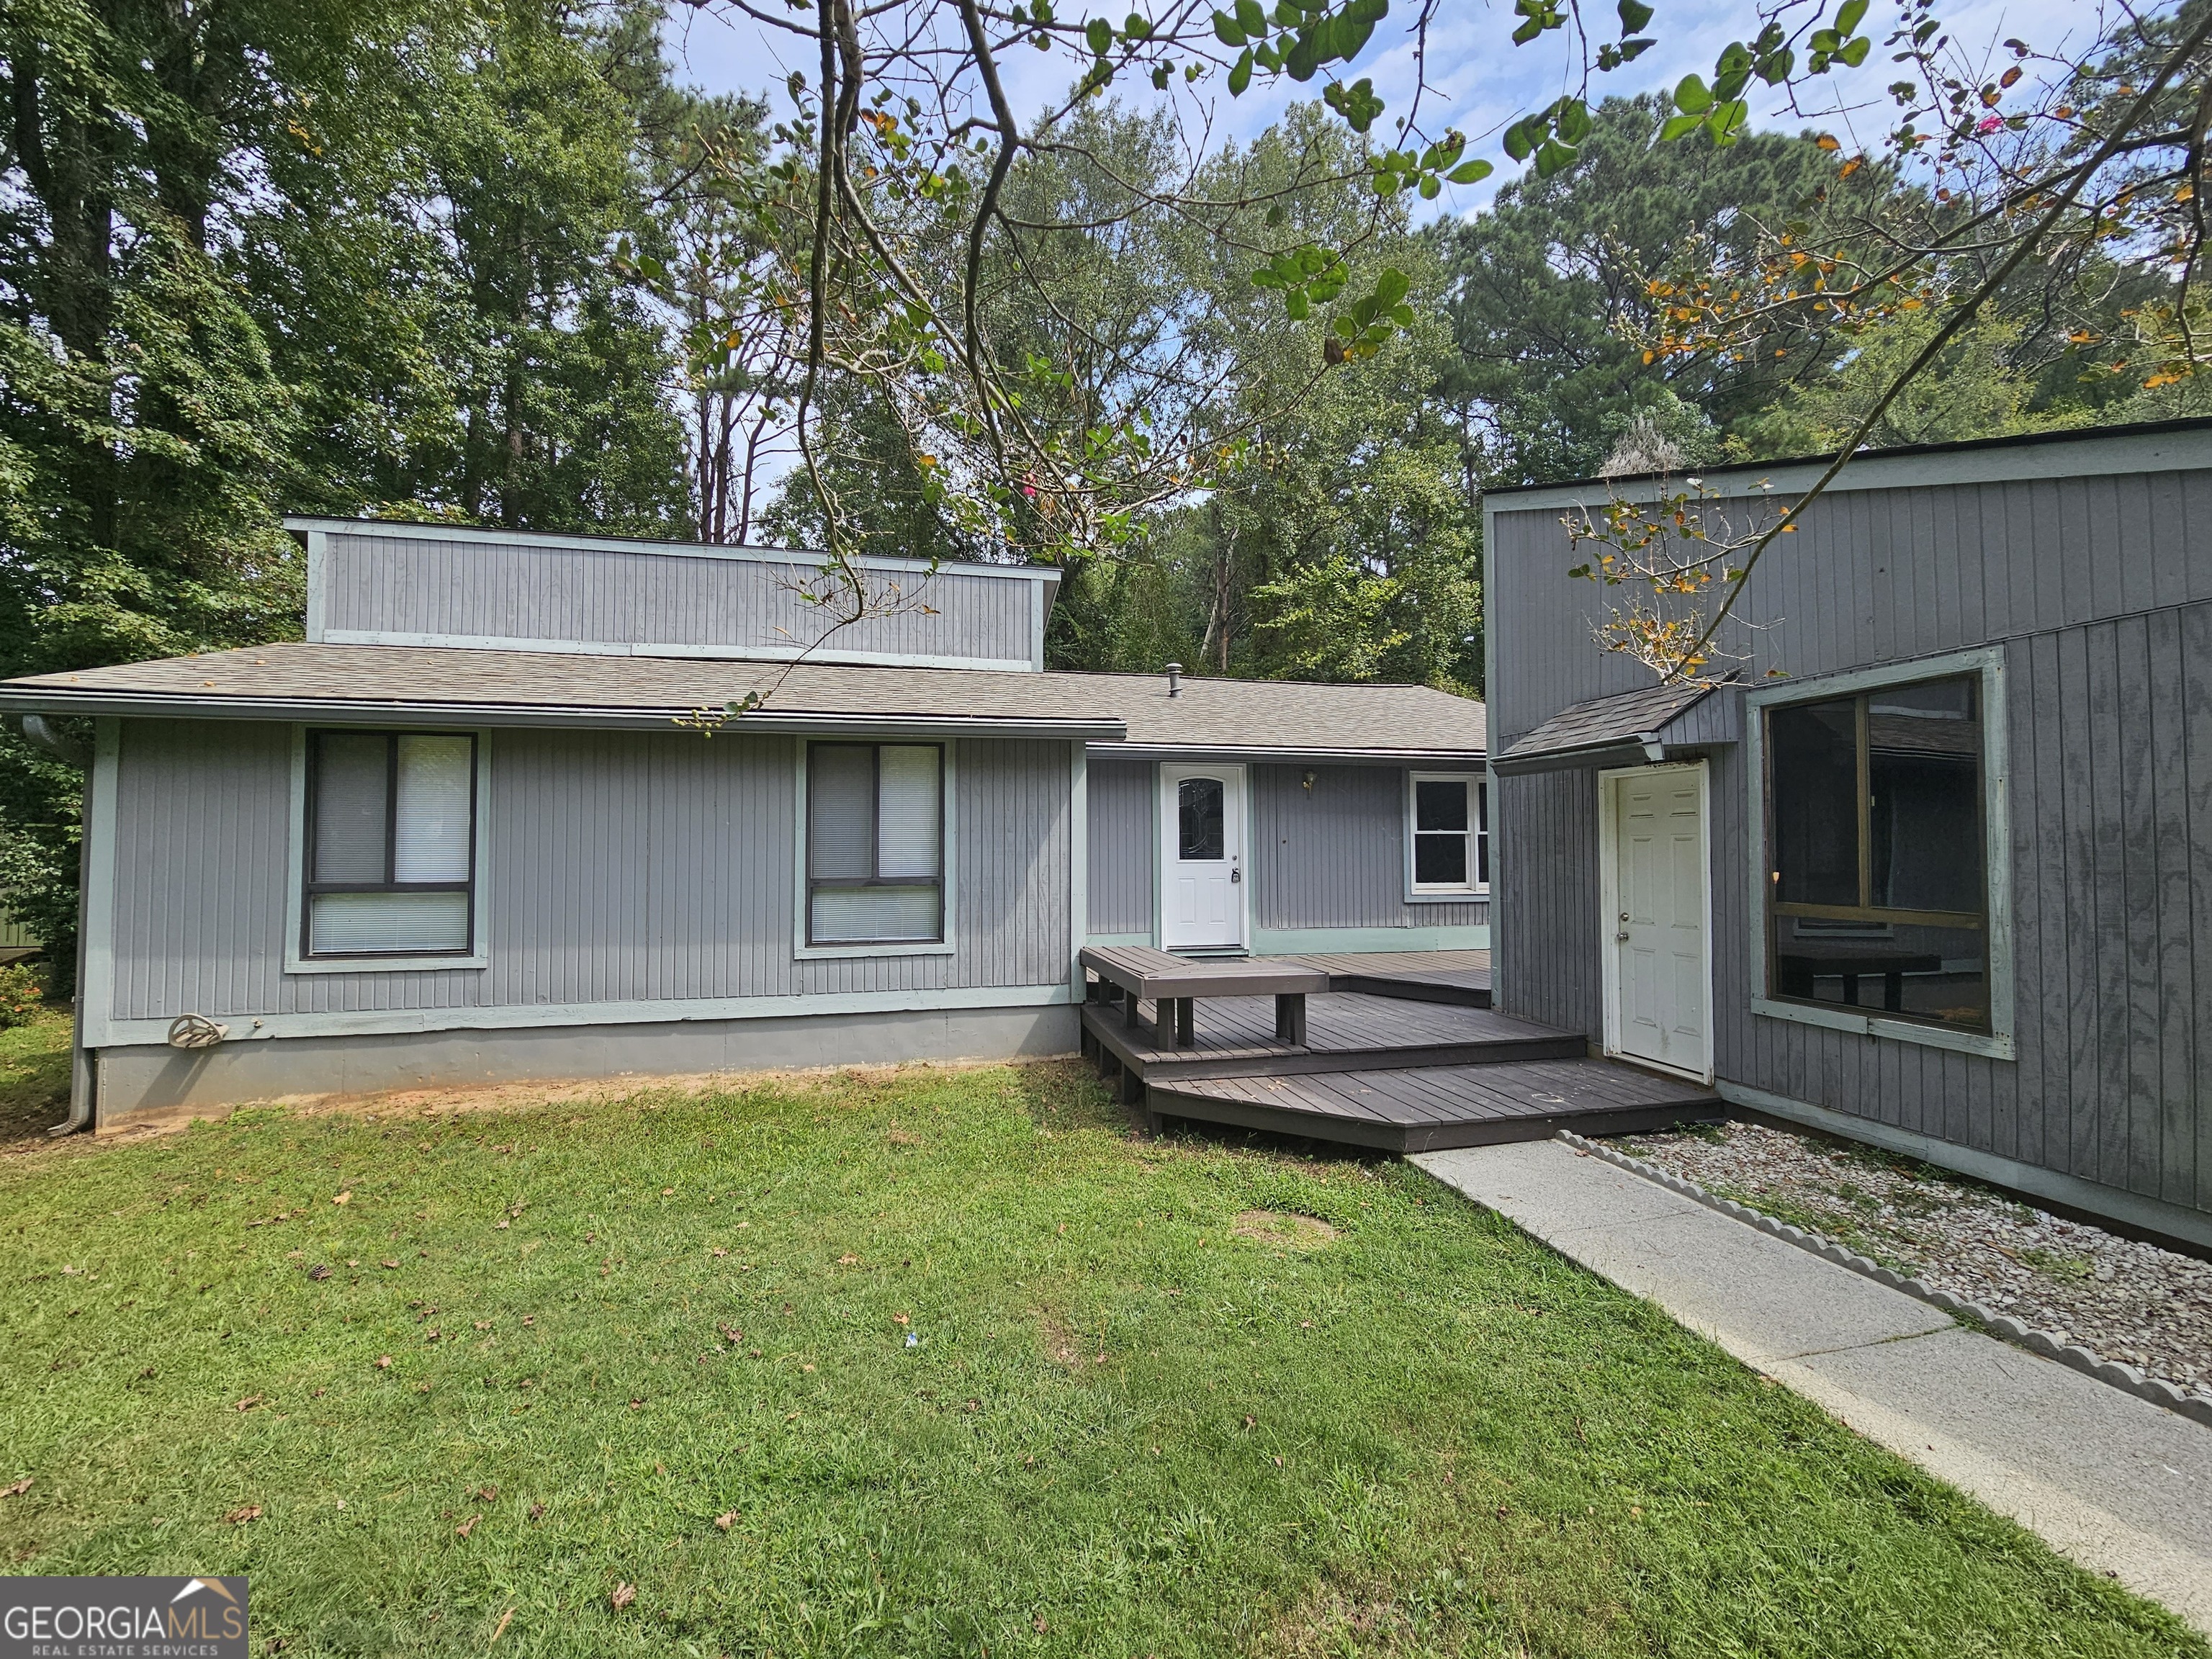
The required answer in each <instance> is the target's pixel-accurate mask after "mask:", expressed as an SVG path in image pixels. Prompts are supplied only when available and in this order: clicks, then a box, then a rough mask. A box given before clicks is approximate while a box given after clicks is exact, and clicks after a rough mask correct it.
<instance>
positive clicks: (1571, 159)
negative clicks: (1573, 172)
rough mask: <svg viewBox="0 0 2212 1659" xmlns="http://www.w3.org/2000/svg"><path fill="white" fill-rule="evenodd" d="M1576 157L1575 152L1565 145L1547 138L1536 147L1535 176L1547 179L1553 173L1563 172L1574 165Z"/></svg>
mask: <svg viewBox="0 0 2212 1659" xmlns="http://www.w3.org/2000/svg"><path fill="white" fill-rule="evenodd" d="M1577 159H1578V158H1577V155H1576V152H1575V151H1573V150H1571V149H1569V148H1568V147H1567V146H1566V145H1565V144H1560V143H1553V141H1552V140H1550V139H1548V138H1547V139H1546V140H1545V141H1544V142H1543V143H1541V144H1540V145H1538V146H1537V147H1536V176H1537V177H1538V178H1539V179H1548V178H1550V177H1551V176H1552V175H1553V173H1564V172H1565V171H1566V169H1567V168H1569V167H1572V166H1574V164H1575V162H1576V161H1577Z"/></svg>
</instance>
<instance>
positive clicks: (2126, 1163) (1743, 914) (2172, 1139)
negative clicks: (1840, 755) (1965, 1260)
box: [1493, 480, 2212, 1209]
mask: <svg viewBox="0 0 2212 1659" xmlns="http://www.w3.org/2000/svg"><path fill="white" fill-rule="evenodd" d="M2108 482H2109V481H2108ZM2119 482H2120V483H2126V482H2127V481H2125V480H2122V481H2119ZM1900 493H1903V492H1900ZM1916 493H1917V492H1916ZM1869 494H1870V492H1869ZM1846 499H1847V500H1848V501H1850V502H1851V503H1852V504H1853V505H1854V506H1855V507H1858V506H1863V507H1865V508H1866V509H1867V510H1868V511H1869V513H1872V512H1875V511H1879V510H1885V509H1883V508H1882V507H1881V503H1880V502H1878V501H1869V500H1868V499H1867V496H1866V495H1861V496H1858V497H1852V498H1846ZM2016 499H2018V498H2017V497H2015V500H2016ZM1897 505H1898V504H1897V503H1890V504H1889V506H1891V507H1895V506H1897ZM2107 505H2108V507H2109V508H2110V510H2112V511H2114V512H2124V511H2125V510H2126V508H2127V496H2126V492H2125V491H2124V490H2117V492H2116V493H2115V495H2113V498H2112V501H2110V502H2108V504H2107ZM2159 510H2164V509H2162V508H2161V509H2159ZM2111 580H2112V584H2113V592H2115V593H2116V594H2117V593H2118V592H2119V591H2120V586H2119V579H2118V578H2117V577H2113V578H2112V579H2111ZM2000 586H2002V583H2000V582H1999V581H1997V580H1994V579H1993V580H1990V581H1989V582H1988V583H1987V585H1986V591H1985V592H1984V595H1983V599H1982V601H1981V602H1982V603H1984V604H1989V603H2001V604H2003V605H2008V606H2011V605H2021V607H2023V608H2025V607H2026V606H2027V605H2045V604H2046V603H2047V600H2045V599H2038V598H2026V597H2023V598H2021V599H2012V598H2009V597H2006V596H2002V595H2000V594H1999V593H1998V592H1997V590H1998V588H1999V587H2000ZM1962 591H1967V590H1962ZM1924 597H1925V598H1926V599H1927V602H1928V603H1929V605H1939V604H1942V603H1948V601H1945V600H1943V599H1942V596H1941V595H1940V593H1935V592H1929V593H1928V594H1926V595H1925V596H1924ZM1970 597H1971V593H1970V592H1969V598H1970ZM1960 604H1961V605H1967V599H1961V600H1960ZM1968 608H1969V609H1971V606H1970V605H1969V606H1968ZM1505 625H1506V623H1505V621H1504V619H1503V618H1497V619H1495V620H1494V621H1493V626H1500V627H1503V626H1505ZM1944 625H1945V626H1947V627H1948V626H1952V625H1954V624H1952V623H1945V624H1944ZM1929 637H1930V636H1929V635H1923V634H1916V635H1914V636H1913V648H1915V649H1916V650H1917V649H1918V648H1921V647H1923V646H1924V645H1925V644H1926V643H1927V641H1928V639H1929ZM2005 666H2006V684H2007V697H2008V710H2007V713H2008V744H2009V748H2008V753H2007V755H2006V756H2005V757H2004V763H2005V766H2006V770H2007V775H2008V781H2009V791H2010V806H2011V819H2012V845H2011V848H2010V854H2009V855H2010V860H2011V878H2012V904H2013V917H2014V921H2013V927H2014V933H2013V957H2014V972H2015V1028H2016V1032H2017V1057H2016V1058H2015V1059H2014V1060H1996V1059H1991V1058H1989V1057H1987V1056H1984V1055H1979V1054H1960V1053H1957V1052H1955V1051H1953V1050H1950V1049H1943V1048H1930V1047H1928V1046H1926V1045H1923V1044H1919V1043H1911V1042H1895V1041H1893V1040H1890V1039H1887V1038H1869V1037H1868V1036H1864V1035H1861V1034H1855V1033H1850V1032H1845V1031H1837V1030H1827V1029H1826V1028H1823V1027H1820V1026H1812V1025H1806V1024H1800V1023H1798V1022H1796V1021H1794V1020H1788V1019H1773V1018H1765V1017H1762V1016H1758V1015H1754V1014H1753V1013H1752V1012H1750V1000H1751V997H1752V994H1753V987H1754V983H1755V980H1756V977H1757V975H1756V962H1757V957H1756V954H1755V952H1756V951H1757V948H1758V947H1757V945H1755V942H1754V939H1753V921H1754V919H1753V916H1752V915H1750V913H1749V909H1748V907H1749V905H1750V903H1751V902H1752V901H1751V893H1750V856H1751V852H1750V833H1749V832H1750V822H1749V814H1750V805H1749V801H1750V784H1749V780H1748V779H1747V776H1746V775H1745V770H1744V768H1745V756H1744V750H1743V746H1742V745H1741V744H1725V745H1722V746H1720V747H1717V748H1716V749H1715V750H1713V751H1712V753H1711V756H1710V757H1709V758H1710V763H1711V768H1712V774H1711V799H1712V811H1713V822H1712V826H1711V841H1712V869H1711V880H1712V901H1713V940H1712V946H1713V1006H1714V1021H1713V1024H1714V1045H1715V1046H1714V1061H1715V1066H1716V1068H1717V1072H1718V1073H1719V1075H1720V1076H1721V1077H1722V1078H1723V1079H1727V1080H1729V1081H1731V1082H1735V1083H1741V1084H1744V1085H1749V1086H1751V1087H1753V1088H1756V1089H1760V1090H1765V1091H1768V1092H1771V1093H1773V1094H1777V1095H1781V1096H1784V1097H1788V1098H1790V1099H1795V1100H1801V1101H1806V1102H1809V1103H1813V1104H1815V1105H1819V1106H1824V1107H1826V1108H1828V1109H1831V1110H1833V1111H1837V1112H1841V1113H1845V1114H1848V1115H1853V1116H1858V1117H1864V1118H1867V1119H1869V1120H1870V1121H1878V1122H1881V1123H1884V1124H1887V1125H1891V1126H1893V1127H1899V1128H1902V1129H1906V1130H1911V1131H1914V1132H1917V1133H1923V1134H1927V1135H1931V1136H1934V1137H1936V1138H1937V1139H1942V1140H1947V1141H1950V1142H1953V1143H1954V1144H1956V1145H1959V1146H1968V1147H1972V1148H1974V1149H1975V1150H1978V1151H1982V1152H1991V1153H1995V1154H1996V1155H1997V1156H1999V1157H2002V1158H2016V1159H2019V1160H2021V1162H2024V1163H2028V1164H2036V1165H2039V1166H2040V1167H2043V1168H2046V1169H2051V1170H2059V1171H2062V1172H2063V1173H2065V1174H2068V1175H2072V1176H2079V1177H2081V1178H2082V1179H2083V1180H2086V1181H2091V1182H2097V1183H2099V1184H2100V1185H2103V1186H2106V1187H2112V1188H2119V1189H2121V1190H2124V1191H2126V1192H2130V1193H2136V1194H2142V1195H2143V1196H2146V1197H2150V1198H2155V1199H2160V1200H2164V1201H2166V1202H2167V1203H2172V1204H2176V1205H2181V1206H2190V1207H2194V1208H2197V1209H2212V1065H2208V1061H2212V604H2208V603H2204V602H2196V603H2191V604H2189V605H2184V606H2179V607H2172V608H2167V609H2164V610H2156V611H2150V612H2149V613H2148V614H2123V615H2119V616H2116V617H2109V618H2106V619H2104V620H2100V621H2093V622H2088V623H2072V624H2068V625H2063V626H2061V627H2058V628H2056V629H2045V630H2043V631H2039V632H2037V633H2035V634H2033V635H2027V636H2026V637H2019V638H2015V639H2014V640H2012V641H2010V642H2009V643H2008V646H2007V647H2006V653H2005ZM1496 787H1497V789H1498V794H1499V799H1498V802H1497V803H1496V809H1497V810H1496V823H1497V826H1498V837H1499V845H1498V848H1497V851H1498V858H1499V863H1498V866H1496V875H1497V880H1498V915H1497V918H1496V920H1495V924H1494V925H1495V927H1496V929H1497V933H1496V938H1497V942H1498V963H1499V967H1498V987H1497V995H1498V1006H1499V1007H1500V1008H1501V1009H1504V1010H1505V1011H1507V1012H1512V1013H1516V1014H1522V1015H1525V1016H1527V1017H1528V1018H1533V1019H1540V1020H1543V1021H1546V1022H1547V1023H1549V1024H1555V1025H1559V1026H1564V1027H1565V1028H1567V1029H1569V1030H1579V1031H1582V1032H1584V1033H1586V1034H1587V1035H1588V1036H1589V1037H1590V1038H1591V1039H1592V1040H1593V1041H1601V1039H1602V1034H1603V1033H1602V1012H1601V1010H1602V1004H1601V993H1600V990H1599V986H1598V982H1597V975H1598V974H1599V972H1600V970H1601V940H1600V926H1599V918H1598V916H1597V915H1596V902H1597V836H1598V824H1597V781H1596V774H1595V772H1593V771H1589V770H1577V771H1566V772H1555V773H1541V774H1536V775H1530V776H1524V777H1508V778H1501V779H1499V780H1498V781H1497V784H1496Z"/></svg>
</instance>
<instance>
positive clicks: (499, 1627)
mask: <svg viewBox="0 0 2212 1659" xmlns="http://www.w3.org/2000/svg"><path fill="white" fill-rule="evenodd" d="M513 1617H514V1609H513V1607H509V1608H508V1609H507V1611H506V1612H505V1613H501V1614H500V1616H499V1623H497V1624H496V1625H494V1626H492V1627H491V1636H490V1638H489V1640H487V1641H486V1642H485V1644H484V1645H485V1646H486V1647H489V1646H490V1645H491V1644H492V1643H493V1642H496V1641H498V1640H499V1638H501V1636H503V1635H505V1634H506V1633H507V1620H510V1619H512V1618H513Z"/></svg>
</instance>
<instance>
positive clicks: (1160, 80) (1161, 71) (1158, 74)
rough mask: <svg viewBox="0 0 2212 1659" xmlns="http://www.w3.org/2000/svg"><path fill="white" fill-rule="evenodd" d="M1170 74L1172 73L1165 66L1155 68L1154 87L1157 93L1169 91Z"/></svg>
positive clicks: (1153, 70) (1155, 66) (1159, 65)
mask: <svg viewBox="0 0 2212 1659" xmlns="http://www.w3.org/2000/svg"><path fill="white" fill-rule="evenodd" d="M1169 75H1170V70H1169V69H1168V66H1167V65H1166V64H1156V65H1154V66H1153V69H1152V86H1153V88H1154V89H1155V90H1156V91H1159V92H1165V91H1166V90H1167V89H1168V76H1169Z"/></svg>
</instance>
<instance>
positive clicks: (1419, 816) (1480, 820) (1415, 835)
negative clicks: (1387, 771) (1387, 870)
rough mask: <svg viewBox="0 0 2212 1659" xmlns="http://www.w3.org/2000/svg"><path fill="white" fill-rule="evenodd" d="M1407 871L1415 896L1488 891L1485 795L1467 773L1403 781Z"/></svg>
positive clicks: (1420, 776) (1416, 776)
mask: <svg viewBox="0 0 2212 1659" xmlns="http://www.w3.org/2000/svg"><path fill="white" fill-rule="evenodd" d="M1408 789H1409V791H1410V799H1409V800H1408V803H1407V814H1406V824H1407V837H1408V839H1409V840H1410V842H1411V843H1412V844H1411V845H1410V846H1409V847H1408V848H1407V850H1406V862H1407V870H1408V871H1409V872H1411V876H1412V887H1413V891H1414V892H1415V893H1417V894H1446V893H1484V892H1487V891H1488V890H1490V794H1489V791H1488V790H1487V789H1486V788H1485V787H1483V781H1482V780H1481V779H1480V777H1476V776H1473V775H1468V774H1466V773H1424V772H1416V773H1414V774H1413V775H1412V776H1411V778H1410V779H1409V780H1408Z"/></svg>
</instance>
